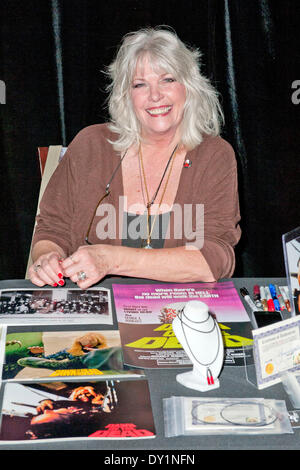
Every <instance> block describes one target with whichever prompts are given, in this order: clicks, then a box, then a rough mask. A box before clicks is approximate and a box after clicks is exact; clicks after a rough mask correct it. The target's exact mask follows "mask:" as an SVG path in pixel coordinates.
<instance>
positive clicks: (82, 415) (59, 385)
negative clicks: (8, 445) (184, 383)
mask: <svg viewBox="0 0 300 470" xmlns="http://www.w3.org/2000/svg"><path fill="white" fill-rule="evenodd" d="M4 387H5V389H4V394H3V399H2V415H1V431H0V444H1V441H2V442H3V441H5V442H11V441H17V442H18V441H28V442H32V441H34V442H37V441H44V440H45V439H51V440H53V439H64V440H65V439H86V438H88V439H143V438H153V437H155V427H154V421H153V415H152V408H151V400H150V393H149V388H148V381H147V380H145V379H136V380H133V379H132V380H122V381H119V380H97V381H88V382H87V381H84V382H61V381H59V382H46V383H44V382H43V383H31V384H23V383H16V382H8V383H6V384H5V385H4ZM0 448H1V445H0Z"/></svg>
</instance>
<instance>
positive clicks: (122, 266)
mask: <svg viewBox="0 0 300 470" xmlns="http://www.w3.org/2000/svg"><path fill="white" fill-rule="evenodd" d="M111 248H112V249H113V253H112V258H111V259H112V266H111V271H112V272H111V274H115V275H120V276H130V277H140V278H146V279H153V280H160V281H165V282H199V281H203V282H213V281H215V279H214V276H213V274H212V272H211V270H210V268H209V266H208V264H207V262H206V260H205V258H204V256H203V255H202V253H201V252H200V251H199V250H198V249H186V248H185V247H177V248H163V249H156V250H155V249H153V250H151V249H150V250H147V249H143V248H128V247H111Z"/></svg>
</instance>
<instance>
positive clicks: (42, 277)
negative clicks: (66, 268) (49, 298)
mask: <svg viewBox="0 0 300 470" xmlns="http://www.w3.org/2000/svg"><path fill="white" fill-rule="evenodd" d="M28 273H29V278H30V280H31V282H32V283H33V284H35V285H37V286H39V287H42V286H44V285H46V284H49V285H50V286H53V287H56V286H57V285H58V284H59V285H61V286H62V285H64V283H65V282H64V280H63V279H62V278H63V273H62V268H61V254H60V253H58V252H57V251H50V252H49V253H45V254H42V255H41V256H39V257H38V258H37V259H36V261H35V263H34V264H33V265H32V266H30V268H29V271H28Z"/></svg>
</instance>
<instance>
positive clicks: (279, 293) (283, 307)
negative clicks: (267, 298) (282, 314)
mask: <svg viewBox="0 0 300 470" xmlns="http://www.w3.org/2000/svg"><path fill="white" fill-rule="evenodd" d="M275 289H276V297H277V299H278V301H279V303H280V310H285V303H284V301H283V297H282V294H281V292H280V290H279V287H278V286H275Z"/></svg>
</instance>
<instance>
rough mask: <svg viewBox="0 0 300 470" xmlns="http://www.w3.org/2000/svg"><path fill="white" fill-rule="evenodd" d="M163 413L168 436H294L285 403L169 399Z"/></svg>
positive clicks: (245, 400)
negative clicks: (291, 434)
mask: <svg viewBox="0 0 300 470" xmlns="http://www.w3.org/2000/svg"><path fill="white" fill-rule="evenodd" d="M163 410H164V425H165V436H166V437H174V436H180V435H201V434H202V435H204V434H206V435H208V434H223V435H224V434H290V433H293V429H292V426H291V423H290V420H289V414H288V411H287V409H286V404H285V401H284V400H266V399H264V398H199V397H194V398H193V397H170V398H165V399H164V400H163Z"/></svg>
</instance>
